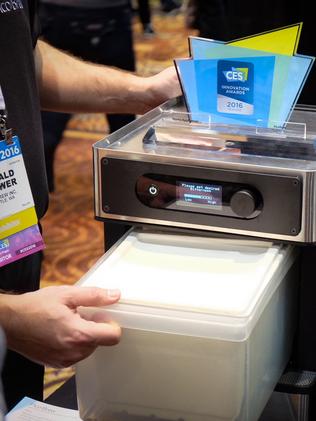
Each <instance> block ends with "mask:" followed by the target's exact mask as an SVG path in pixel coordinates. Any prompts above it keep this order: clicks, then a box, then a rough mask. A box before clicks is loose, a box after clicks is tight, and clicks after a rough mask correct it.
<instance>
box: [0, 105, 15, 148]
mask: <svg viewBox="0 0 316 421" xmlns="http://www.w3.org/2000/svg"><path fill="white" fill-rule="evenodd" d="M7 118H8V115H7V111H6V110H5V109H4V110H0V134H1V140H4V141H5V142H6V144H7V145H11V144H12V143H13V141H12V136H13V132H12V129H8V128H7Z"/></svg>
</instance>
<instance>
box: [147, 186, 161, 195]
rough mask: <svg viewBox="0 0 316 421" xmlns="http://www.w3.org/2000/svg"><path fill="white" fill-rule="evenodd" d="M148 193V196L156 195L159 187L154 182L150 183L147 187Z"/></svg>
mask: <svg viewBox="0 0 316 421" xmlns="http://www.w3.org/2000/svg"><path fill="white" fill-rule="evenodd" d="M148 193H149V194H150V196H157V194H158V193H159V187H158V186H156V185H155V184H151V185H150V186H149V187H148Z"/></svg>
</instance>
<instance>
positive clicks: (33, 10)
mask: <svg viewBox="0 0 316 421" xmlns="http://www.w3.org/2000/svg"><path fill="white" fill-rule="evenodd" d="M28 9H29V10H28V11H29V16H30V28H31V33H32V43H33V47H35V45H36V42H37V39H38V37H39V35H40V29H41V28H40V20H39V15H38V0H28Z"/></svg>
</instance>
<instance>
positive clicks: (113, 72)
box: [35, 41, 181, 114]
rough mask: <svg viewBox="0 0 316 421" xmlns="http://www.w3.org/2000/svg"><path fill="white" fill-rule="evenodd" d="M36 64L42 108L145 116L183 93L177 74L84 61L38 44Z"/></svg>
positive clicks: (167, 70)
mask: <svg viewBox="0 0 316 421" xmlns="http://www.w3.org/2000/svg"><path fill="white" fill-rule="evenodd" d="M35 65H36V72H37V79H38V84H39V91H40V98H41V104H42V107H43V108H45V109H48V110H55V111H65V112H104V113H131V114H143V113H145V112H147V111H149V110H150V109H152V108H154V107H155V106H158V105H160V104H161V103H163V102H164V101H166V100H167V99H169V98H173V97H176V96H178V95H180V94H181V90H180V86H179V83H178V78H177V75H176V71H175V69H174V68H173V67H168V68H167V69H165V70H163V71H162V72H160V73H158V74H157V75H155V76H151V77H139V76H136V75H135V74H133V73H128V72H125V71H122V70H117V69H114V68H110V67H108V66H103V65H98V64H93V63H88V62H84V61H82V60H80V59H78V58H75V57H73V56H71V55H68V54H66V53H64V52H62V51H60V50H57V49H55V48H54V47H52V46H50V45H49V44H47V43H45V42H43V41H38V43H37V47H36V49H35Z"/></svg>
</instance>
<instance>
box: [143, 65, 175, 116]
mask: <svg viewBox="0 0 316 421" xmlns="http://www.w3.org/2000/svg"><path fill="white" fill-rule="evenodd" d="M141 79H142V81H141V87H140V90H142V92H143V95H141V96H140V97H141V98H142V99H143V100H142V101H141V102H140V104H139V106H143V109H142V110H140V112H139V114H144V113H145V112H147V111H149V110H151V109H152V108H155V107H157V106H158V105H161V104H162V103H164V102H165V101H167V100H168V99H171V98H175V97H177V96H179V95H181V93H182V92H181V87H180V83H179V79H178V75H177V72H176V69H175V67H174V66H170V67H167V68H166V69H164V70H162V71H161V72H160V73H157V74H156V75H154V76H150V77H147V78H141Z"/></svg>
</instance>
